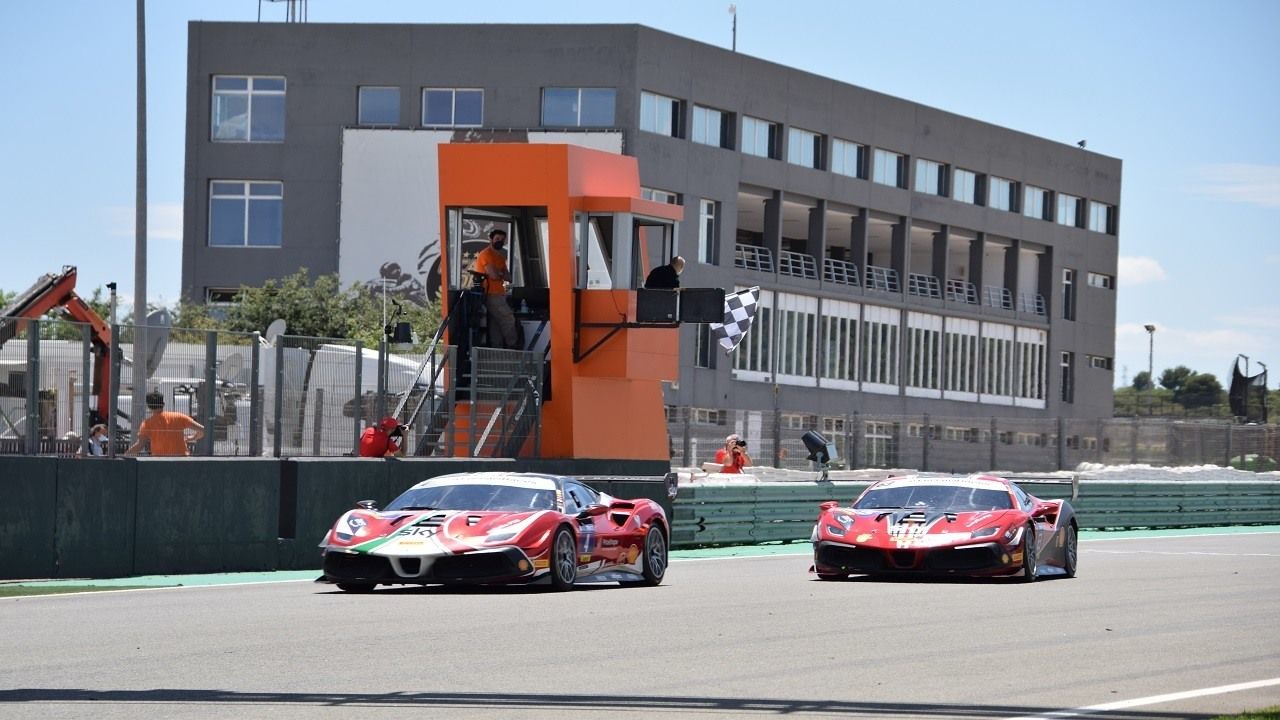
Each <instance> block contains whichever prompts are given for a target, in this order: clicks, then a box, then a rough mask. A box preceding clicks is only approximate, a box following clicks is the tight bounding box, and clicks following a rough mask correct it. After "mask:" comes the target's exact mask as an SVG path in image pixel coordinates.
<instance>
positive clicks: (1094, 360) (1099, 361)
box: [1089, 355, 1112, 370]
mask: <svg viewBox="0 0 1280 720" xmlns="http://www.w3.org/2000/svg"><path fill="white" fill-rule="evenodd" d="M1089 367H1091V368H1096V369H1098V370H1110V369H1111V368H1112V362H1111V358H1109V357H1103V356H1101V355H1090V356H1089Z"/></svg>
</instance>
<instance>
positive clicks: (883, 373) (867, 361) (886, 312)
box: [861, 306, 900, 393]
mask: <svg viewBox="0 0 1280 720" xmlns="http://www.w3.org/2000/svg"><path fill="white" fill-rule="evenodd" d="M899 325H900V319H899V313H898V311H897V310H895V309H893V308H884V307H874V306H867V307H866V308H864V309H863V318H862V367H861V370H862V381H863V383H864V384H863V389H864V390H872V391H876V390H877V388H869V387H867V385H866V384H867V383H871V384H874V385H880V386H882V387H880V388H878V390H879V391H880V392H886V391H891V392H895V393H896V392H897V390H898V332H899V330H900V327H899Z"/></svg>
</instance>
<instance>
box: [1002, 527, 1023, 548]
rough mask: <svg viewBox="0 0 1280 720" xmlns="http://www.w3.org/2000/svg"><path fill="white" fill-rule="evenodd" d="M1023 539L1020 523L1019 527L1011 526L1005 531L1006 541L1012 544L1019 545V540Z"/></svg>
mask: <svg viewBox="0 0 1280 720" xmlns="http://www.w3.org/2000/svg"><path fill="white" fill-rule="evenodd" d="M1021 539H1022V526H1021V525H1019V526H1018V527H1011V528H1009V529H1008V530H1005V531H1004V541H1005V542H1007V543H1009V544H1010V545H1017V544H1018V541H1019V540H1021Z"/></svg>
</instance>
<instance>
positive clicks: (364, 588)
mask: <svg viewBox="0 0 1280 720" xmlns="http://www.w3.org/2000/svg"><path fill="white" fill-rule="evenodd" d="M374 587H376V586H375V585H374V584H373V583H353V582H340V583H338V589H339V590H341V591H343V592H349V593H367V592H373V588H374Z"/></svg>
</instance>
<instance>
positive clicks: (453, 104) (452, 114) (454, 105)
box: [419, 87, 484, 127]
mask: <svg viewBox="0 0 1280 720" xmlns="http://www.w3.org/2000/svg"><path fill="white" fill-rule="evenodd" d="M428 92H437V93H443V92H447V93H449V122H447V123H427V93H428ZM460 92H465V93H479V94H480V122H478V123H460V122H458V93H460ZM420 97H421V98H422V107H421V108H420V109H421V111H422V112H421V117H420V118H419V119H420V120H421V121H422V127H482V126H483V125H484V89H483V88H466V87H456V88H454V87H424V88H422V93H421V95H420Z"/></svg>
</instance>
